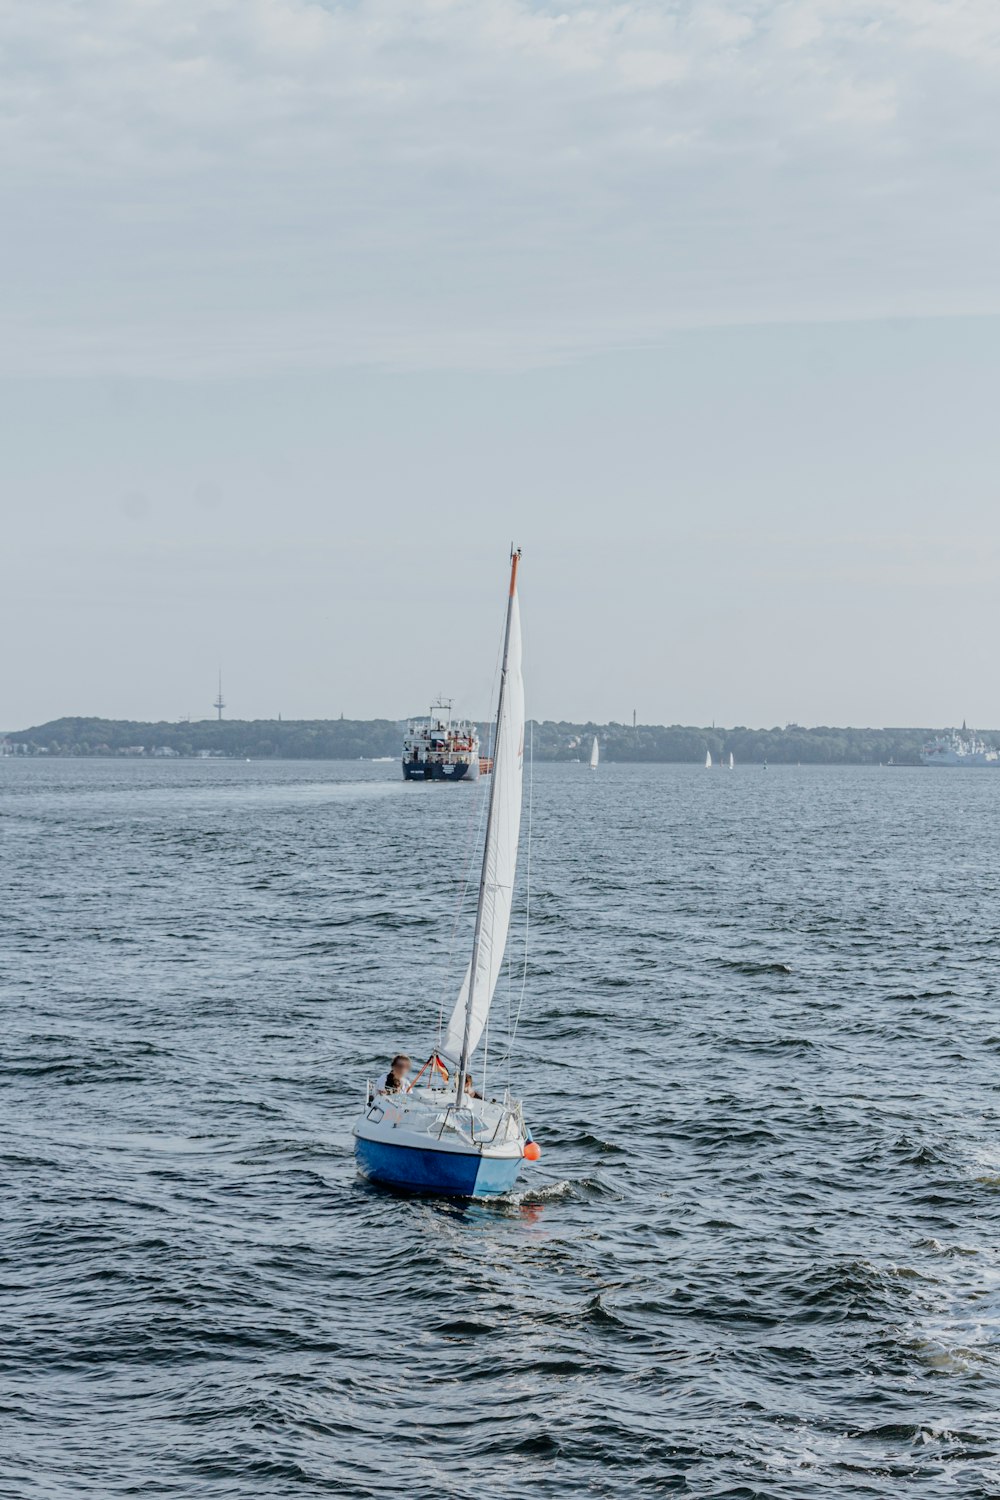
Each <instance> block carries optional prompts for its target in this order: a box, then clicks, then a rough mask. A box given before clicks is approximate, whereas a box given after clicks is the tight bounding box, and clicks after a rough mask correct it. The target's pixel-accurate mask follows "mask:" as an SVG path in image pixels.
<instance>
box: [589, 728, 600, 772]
mask: <svg viewBox="0 0 1000 1500" xmlns="http://www.w3.org/2000/svg"><path fill="white" fill-rule="evenodd" d="M600 758H601V747H600V745H599V744H598V743H597V735H596V734H595V735H594V743H593V744H592V745H591V747H590V769H591V770H592V771H596V770H597V762H598V761H599V760H600Z"/></svg>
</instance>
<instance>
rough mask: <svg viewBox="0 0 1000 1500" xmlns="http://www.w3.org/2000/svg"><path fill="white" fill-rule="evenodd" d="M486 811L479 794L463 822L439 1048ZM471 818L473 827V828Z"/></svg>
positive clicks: (439, 1011)
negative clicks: (462, 855) (460, 868)
mask: <svg viewBox="0 0 1000 1500" xmlns="http://www.w3.org/2000/svg"><path fill="white" fill-rule="evenodd" d="M485 811H486V797H485V795H484V794H480V795H479V796H478V797H475V798H474V799H473V801H472V803H471V804H470V806H469V816H468V818H467V819H466V823H465V859H464V860H463V867H464V868H463V874H462V889H461V891H460V892H459V895H458V900H457V902H456V903H455V916H454V919H453V921H452V924H451V932H450V934H449V936H448V955H447V957H446V959H445V966H444V976H443V978H442V980H441V998H440V1001H439V1003H438V1029H437V1040H438V1047H439V1048H440V1046H441V1042H442V1040H443V1038H444V1002H445V995H446V993H447V991H448V989H449V987H450V984H451V963H452V958H453V957H454V953H455V937H456V934H457V933H458V924H459V922H460V921H461V919H462V915H463V913H464V911H465V909H466V903H467V900H468V895H469V884H470V882H471V880H472V871H473V867H474V865H475V862H476V851H477V850H478V848H479V843H480V838H481V835H482V828H483V815H484V813H485ZM473 819H475V827H474V828H473Z"/></svg>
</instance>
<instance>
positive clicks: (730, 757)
mask: <svg viewBox="0 0 1000 1500" xmlns="http://www.w3.org/2000/svg"><path fill="white" fill-rule="evenodd" d="M735 764H736V762H735V761H734V760H733V752H732V751H731V750H730V752H729V769H730V770H732V769H733V767H734V766H735Z"/></svg>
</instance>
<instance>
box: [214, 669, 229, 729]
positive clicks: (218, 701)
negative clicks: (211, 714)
mask: <svg viewBox="0 0 1000 1500" xmlns="http://www.w3.org/2000/svg"><path fill="white" fill-rule="evenodd" d="M225 706H226V705H225V703H224V702H223V701H222V668H221V667H220V668H219V696H218V697H217V698H216V700H215V702H214V703H213V704H212V707H213V708H214V709H215V711H216V713H217V714H218V715H219V723H220V724H221V723H222V710H223V709H224V708H225Z"/></svg>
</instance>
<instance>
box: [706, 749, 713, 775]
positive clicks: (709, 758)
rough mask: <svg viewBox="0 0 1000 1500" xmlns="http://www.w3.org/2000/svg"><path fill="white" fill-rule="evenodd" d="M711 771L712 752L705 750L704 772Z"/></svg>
mask: <svg viewBox="0 0 1000 1500" xmlns="http://www.w3.org/2000/svg"><path fill="white" fill-rule="evenodd" d="M711 769H712V752H711V750H706V751H705V770H706V771H710V770H711Z"/></svg>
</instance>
